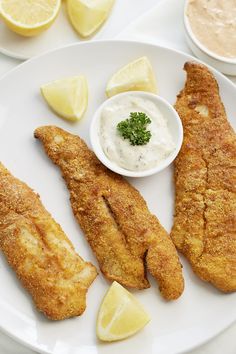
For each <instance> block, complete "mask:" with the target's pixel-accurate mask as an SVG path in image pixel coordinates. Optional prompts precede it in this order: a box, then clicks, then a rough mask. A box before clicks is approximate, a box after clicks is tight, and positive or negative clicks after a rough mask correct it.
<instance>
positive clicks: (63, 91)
mask: <svg viewBox="0 0 236 354" xmlns="http://www.w3.org/2000/svg"><path fill="white" fill-rule="evenodd" d="M41 93H42V95H43V97H44V98H45V100H46V101H47V103H48V105H49V106H50V107H51V108H52V109H53V111H55V112H56V113H57V114H58V115H59V116H61V117H62V118H65V119H68V120H73V121H74V120H79V119H81V117H82V116H83V114H84V112H85V111H86V109H87V105H88V85H87V80H86V78H85V77H84V76H82V75H81V76H74V77H69V78H65V79H61V80H56V81H53V82H50V83H48V84H46V85H43V86H41Z"/></svg>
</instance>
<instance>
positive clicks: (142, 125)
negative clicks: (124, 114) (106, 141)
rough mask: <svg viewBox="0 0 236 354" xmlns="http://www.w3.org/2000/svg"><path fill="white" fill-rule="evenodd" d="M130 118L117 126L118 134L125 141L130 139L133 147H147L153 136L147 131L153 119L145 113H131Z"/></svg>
mask: <svg viewBox="0 0 236 354" xmlns="http://www.w3.org/2000/svg"><path fill="white" fill-rule="evenodd" d="M129 116H130V118H127V119H125V120H123V121H121V122H120V123H118V124H117V130H118V132H119V133H120V134H121V135H122V136H123V138H124V139H129V141H130V144H131V145H146V144H147V143H148V142H149V140H150V139H151V136H152V134H151V132H150V131H149V130H147V125H148V124H150V123H151V119H150V118H149V117H148V116H147V115H146V113H143V112H131V113H130V115H129Z"/></svg>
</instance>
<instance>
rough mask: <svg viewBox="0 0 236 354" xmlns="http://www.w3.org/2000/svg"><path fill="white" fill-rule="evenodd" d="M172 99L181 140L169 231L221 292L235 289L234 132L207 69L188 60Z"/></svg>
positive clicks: (200, 273) (201, 273) (196, 268)
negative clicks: (182, 81)
mask: <svg viewBox="0 0 236 354" xmlns="http://www.w3.org/2000/svg"><path fill="white" fill-rule="evenodd" d="M184 69H185V70H186V72H187V81H186V84H185V87H184V89H183V90H182V91H181V92H180V94H179V95H178V98H177V102H176V105H175V108H176V110H177V111H178V113H179V115H180V117H181V120H182V123H183V126H184V141H183V145H182V148H181V151H180V153H179V155H178V157H177V159H176V161H175V186H176V201H175V218H174V226H173V229H172V232H171V237H172V239H173V241H174V243H175V245H176V246H177V248H178V249H179V250H180V251H181V252H182V253H183V254H184V255H185V256H186V257H187V258H188V260H189V261H190V263H191V265H192V268H193V270H194V272H195V273H196V274H197V275H198V276H199V277H200V278H201V279H203V280H204V281H207V282H210V283H212V284H213V285H214V286H215V287H217V288H218V289H220V290H222V291H224V292H230V291H235V290H236V135H235V132H234V131H233V129H232V128H231V126H230V124H229V122H228V120H227V117H226V113H225V109H224V106H223V103H222V102H221V99H220V96H219V88H218V85H217V82H216V80H215V78H214V77H213V75H212V73H211V72H210V71H209V70H208V68H207V67H205V66H204V65H200V64H197V63H193V62H187V63H186V64H185V66H184Z"/></svg>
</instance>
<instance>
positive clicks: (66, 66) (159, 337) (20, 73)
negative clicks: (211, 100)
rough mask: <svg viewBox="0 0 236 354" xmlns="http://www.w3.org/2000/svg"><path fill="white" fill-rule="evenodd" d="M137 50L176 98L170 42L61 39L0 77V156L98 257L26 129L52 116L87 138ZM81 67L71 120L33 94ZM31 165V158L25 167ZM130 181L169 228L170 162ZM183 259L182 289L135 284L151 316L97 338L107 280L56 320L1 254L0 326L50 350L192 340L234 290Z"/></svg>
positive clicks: (212, 322)
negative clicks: (175, 293) (132, 329)
mask: <svg viewBox="0 0 236 354" xmlns="http://www.w3.org/2000/svg"><path fill="white" fill-rule="evenodd" d="M120 53H122V55H120ZM144 54H145V55H147V56H148V58H149V59H150V61H151V63H152V65H153V68H154V72H155V74H156V77H157V80H158V83H159V93H160V95H161V96H163V97H164V98H166V99H167V100H168V101H169V102H170V103H171V104H173V103H174V102H175V99H176V94H177V93H178V92H179V90H180V89H181V88H182V87H183V85H184V81H185V75H184V72H183V70H182V68H183V65H184V63H185V62H186V60H189V59H191V58H189V57H188V56H186V55H185V54H182V53H177V52H174V51H172V50H170V49H163V48H159V47H155V46H151V45H148V44H141V43H131V42H130V43H129V42H122V41H120V42H117V43H114V42H90V43H84V44H81V45H75V46H71V47H68V48H63V49H60V50H57V51H55V52H51V53H48V54H47V55H45V56H42V57H39V58H35V59H33V60H31V61H28V62H27V63H25V64H24V65H22V66H20V67H18V68H16V69H15V70H14V71H12V72H11V73H10V74H8V75H6V76H5V78H3V79H2V80H1V81H0V91H1V97H0V109H1V129H0V160H1V161H2V162H3V163H4V164H5V165H6V166H7V167H8V168H9V169H10V170H11V171H12V173H13V174H14V175H16V176H18V177H19V178H20V179H22V180H23V181H25V182H26V183H28V184H29V185H30V186H32V187H33V188H34V189H35V190H36V191H37V192H38V193H39V194H40V195H41V198H42V201H43V203H44V205H45V206H46V208H47V209H48V210H49V212H51V213H52V215H53V216H54V217H55V219H56V220H58V221H59V222H60V224H61V225H62V228H63V229H64V230H65V232H66V233H67V234H68V235H69V237H70V239H71V240H72V242H73V244H74V245H75V247H76V249H77V250H78V251H79V253H80V254H81V256H82V257H83V258H84V259H86V260H90V261H92V262H93V263H94V264H95V265H96V264H97V262H96V260H95V258H94V256H93V254H92V252H91V251H90V249H89V247H88V245H87V243H86V241H85V239H84V237H83V236H82V235H80V230H79V228H78V226H77V224H76V222H75V220H74V218H73V217H72V213H71V209H70V206H69V201H68V192H67V191H66V188H65V186H64V182H63V181H62V179H61V178H60V173H59V171H58V169H57V168H56V167H55V166H54V165H53V164H52V163H51V162H50V161H49V159H48V158H47V157H46V155H45V153H44V152H43V151H42V148H41V145H40V143H39V142H37V141H35V140H34V138H33V131H34V129H35V128H36V127H38V126H40V125H45V124H57V125H59V126H60V127H62V128H65V129H67V130H69V131H72V132H74V133H78V134H79V135H80V136H82V137H83V138H85V140H86V141H87V142H89V136H88V134H89V125H90V121H91V117H92V115H93V113H94V111H95V109H96V107H98V105H99V104H101V103H102V102H103V101H104V99H105V95H104V91H105V86H106V83H107V80H108V78H109V77H111V75H112V73H114V72H115V71H116V70H117V69H118V68H119V67H121V66H123V65H124V64H126V63H128V62H129V61H131V60H134V59H135V58H138V57H139V56H142V55H144ZM94 58H96V60H95V59H94ZM78 64H79V65H78ZM78 67H79V71H78ZM104 68H105V69H106V70H104ZM80 73H83V74H84V75H85V76H86V77H87V79H88V82H89V87H90V99H89V107H88V111H87V112H86V115H85V116H84V118H83V119H82V120H81V121H80V122H79V123H78V124H75V125H72V124H69V123H68V122H65V121H63V120H61V119H59V118H58V117H56V116H55V115H54V114H53V113H52V112H51V111H50V110H49V108H48V106H47V105H46V104H45V102H44V101H43V99H42V97H41V96H40V93H39V87H40V86H41V85H42V84H43V83H44V82H48V81H51V80H55V79H56V78H58V77H63V76H73V75H77V74H80ZM215 75H216V78H217V79H218V82H219V85H220V89H221V95H222V99H223V101H224V103H225V107H226V110H227V113H228V117H229V119H230V120H231V122H232V124H234V125H235V120H233V118H234V115H235V105H234V104H232V102H235V100H236V89H235V87H234V85H233V84H232V83H231V82H230V81H229V80H227V79H226V78H225V77H224V76H223V75H220V74H215ZM32 77H33V80H32ZM22 82H24V90H22ZM235 127H236V126H235ZM9 139H10V143H9ZM6 146H7V149H6ZM29 166H30V167H32V166H33V168H30V169H29ZM132 183H133V184H134V185H135V186H136V187H137V188H138V189H139V190H140V191H141V193H142V194H143V196H144V197H145V199H146V200H147V202H148V205H149V207H150V209H151V211H152V212H154V213H155V214H157V215H158V217H159V218H160V221H161V222H162V224H163V225H164V226H165V227H166V228H167V230H168V231H169V230H170V228H171V225H172V214H173V184H172V169H171V167H169V168H167V169H166V170H164V171H162V172H161V173H160V174H158V175H154V176H151V177H146V178H140V179H133V180H132ZM49 191H50V192H49ZM182 262H183V265H184V277H185V282H186V284H185V291H184V294H183V295H182V296H181V298H180V299H179V300H178V301H173V302H169V303H167V302H165V301H163V299H162V298H161V297H160V295H159V291H158V289H157V287H156V285H155V284H153V286H152V288H150V289H147V290H145V291H136V292H135V295H136V296H137V298H138V299H139V300H140V301H141V302H142V303H143V304H144V306H145V307H146V308H147V310H148V312H149V313H150V314H151V316H152V321H151V322H150V324H149V325H148V326H147V327H145V329H144V330H143V331H142V332H140V333H139V335H137V336H134V337H132V338H130V339H128V340H126V341H123V342H117V343H112V344H109V345H107V344H102V343H99V342H98V341H97V340H96V337H95V328H94V327H95V321H96V314H97V310H98V307H99V304H100V301H101V299H102V296H103V294H104V293H105V291H106V290H107V283H106V281H105V280H104V278H103V277H102V276H99V277H98V278H97V279H96V280H95V282H94V284H93V285H92V286H91V288H90V289H89V292H88V297H87V304H88V306H87V309H86V312H85V314H84V315H83V316H81V317H79V318H74V319H70V320H67V321H60V322H56V323H55V322H52V321H48V320H46V319H45V318H44V317H43V316H42V315H40V314H39V313H38V312H37V311H36V310H35V309H34V307H33V305H32V303H31V301H30V297H29V295H28V294H27V293H26V291H24V290H23V289H22V287H21V286H20V284H19V283H18V282H17V281H16V279H15V276H14V274H13V272H12V271H11V270H10V269H9V267H8V266H7V264H6V262H5V260H4V258H3V257H2V256H1V258H0V278H1V279H2V282H3V284H4V287H2V288H1V293H0V313H1V317H0V326H1V328H3V329H4V330H5V331H8V332H9V333H11V335H12V336H14V337H16V338H18V339H20V340H21V341H24V342H25V343H28V345H31V346H33V347H35V348H37V350H38V351H41V352H47V353H56V354H60V353H72V352H73V353H74V354H75V353H80V354H85V353H86V354H87V353H99V354H108V353H110V352H111V351H112V353H113V354H120V353H121V352H122V353H123V354H130V353H131V351H133V352H134V353H135V354H141V353H142V354H143V348H144V347H145V348H146V351H147V352H148V353H150V354H151V353H153V354H173V353H176V352H181V351H184V350H189V349H191V348H193V347H194V346H196V345H199V343H202V342H204V341H206V340H207V339H209V338H211V337H212V336H214V335H215V334H217V333H219V332H220V331H221V330H222V329H223V328H225V327H226V326H228V325H230V324H231V323H232V322H233V321H234V320H235V319H236V294H227V295H225V294H222V293H220V292H219V291H217V290H216V289H214V288H213V287H212V286H210V285H209V284H205V283H204V282H202V281H201V280H199V279H198V278H197V277H196V276H195V275H194V274H193V272H192V270H191V268H190V267H189V265H188V263H187V262H186V261H185V260H183V259H182ZM151 280H152V279H151ZM152 283H153V282H152Z"/></svg>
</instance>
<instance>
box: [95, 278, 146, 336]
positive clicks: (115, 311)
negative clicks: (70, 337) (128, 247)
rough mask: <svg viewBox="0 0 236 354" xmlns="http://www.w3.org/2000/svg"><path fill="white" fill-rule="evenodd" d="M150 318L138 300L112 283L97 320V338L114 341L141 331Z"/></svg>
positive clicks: (117, 284)
mask: <svg viewBox="0 0 236 354" xmlns="http://www.w3.org/2000/svg"><path fill="white" fill-rule="evenodd" d="M149 321H150V317H149V315H148V314H147V312H146V311H145V310H144V308H143V306H142V305H141V304H140V303H139V302H138V300H137V299H136V298H135V297H134V296H133V295H132V294H131V293H130V292H128V291H127V290H126V289H125V288H123V286H121V285H120V284H119V283H117V282H116V281H114V282H113V283H112V285H111V287H110V288H109V290H108V292H107V293H106V295H105V297H104V299H103V301H102V304H101V307H100V309H99V313H98V318H97V336H98V338H99V339H101V340H103V341H109V342H111V341H116V340H121V339H124V338H127V337H130V336H132V335H133V334H135V333H136V332H138V331H139V330H140V329H142V328H143V327H144V326H145V325H146V324H147V323H148V322H149Z"/></svg>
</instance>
